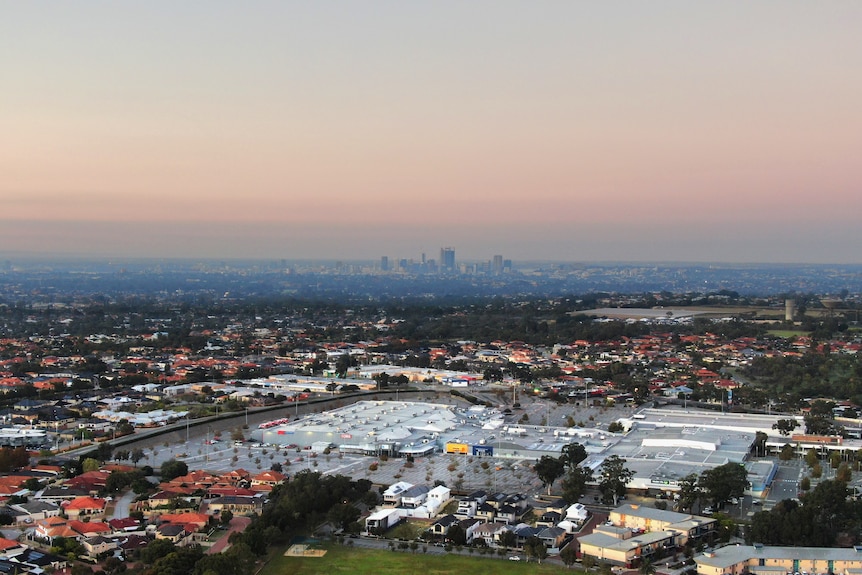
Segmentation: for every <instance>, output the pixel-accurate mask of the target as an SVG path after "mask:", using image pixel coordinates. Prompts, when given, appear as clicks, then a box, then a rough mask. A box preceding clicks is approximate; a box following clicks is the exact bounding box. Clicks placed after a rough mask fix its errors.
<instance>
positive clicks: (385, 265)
mask: <svg viewBox="0 0 862 575" xmlns="http://www.w3.org/2000/svg"><path fill="white" fill-rule="evenodd" d="M380 271H384V272H388V271H389V257H388V256H381V258H380Z"/></svg>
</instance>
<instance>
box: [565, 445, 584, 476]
mask: <svg viewBox="0 0 862 575" xmlns="http://www.w3.org/2000/svg"><path fill="white" fill-rule="evenodd" d="M586 458H587V448H586V447H584V446H583V445H581V444H580V443H569V444H568V445H565V446H563V449H562V450H561V451H560V460H561V461H562V462H563V464H564V465H565V466H566V469H568V470H569V471H571V470H572V469H574V468H576V467H577V466H578V465H580V463H581V462H582V461H584V460H585V459H586Z"/></svg>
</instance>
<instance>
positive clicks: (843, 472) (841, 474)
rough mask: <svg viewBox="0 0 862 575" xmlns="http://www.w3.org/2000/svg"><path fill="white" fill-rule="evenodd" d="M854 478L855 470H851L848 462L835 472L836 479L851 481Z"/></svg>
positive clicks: (845, 481)
mask: <svg viewBox="0 0 862 575" xmlns="http://www.w3.org/2000/svg"><path fill="white" fill-rule="evenodd" d="M852 478H853V471H851V470H850V466H849V465H847V463H842V464H841V465H839V466H838V470H837V471H836V472H835V480H836V481H842V482H844V483H850V480H851V479H852Z"/></svg>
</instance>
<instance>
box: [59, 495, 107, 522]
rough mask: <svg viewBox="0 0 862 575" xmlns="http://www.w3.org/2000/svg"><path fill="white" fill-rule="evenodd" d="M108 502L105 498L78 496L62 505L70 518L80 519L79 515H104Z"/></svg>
mask: <svg viewBox="0 0 862 575" xmlns="http://www.w3.org/2000/svg"><path fill="white" fill-rule="evenodd" d="M105 505H107V502H106V501H105V500H104V499H98V498H95V497H86V496H85V497H76V498H75V499H73V500H71V501H69V502H68V503H66V504H65V505H62V507H63V512H64V513H65V514H66V516H67V517H69V519H78V518H79V517H93V516H96V515H102V514H103V513H104V512H105Z"/></svg>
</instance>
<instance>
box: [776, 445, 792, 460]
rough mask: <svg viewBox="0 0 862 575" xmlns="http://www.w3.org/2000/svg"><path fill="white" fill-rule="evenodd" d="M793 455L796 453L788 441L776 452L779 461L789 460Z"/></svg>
mask: <svg viewBox="0 0 862 575" xmlns="http://www.w3.org/2000/svg"><path fill="white" fill-rule="evenodd" d="M794 455H796V450H795V449H794V448H793V446H792V445H790V444H789V443H785V444H784V446H782V448H781V451H779V452H778V459H780V460H781V461H790V460H791V459H793V456H794Z"/></svg>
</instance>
